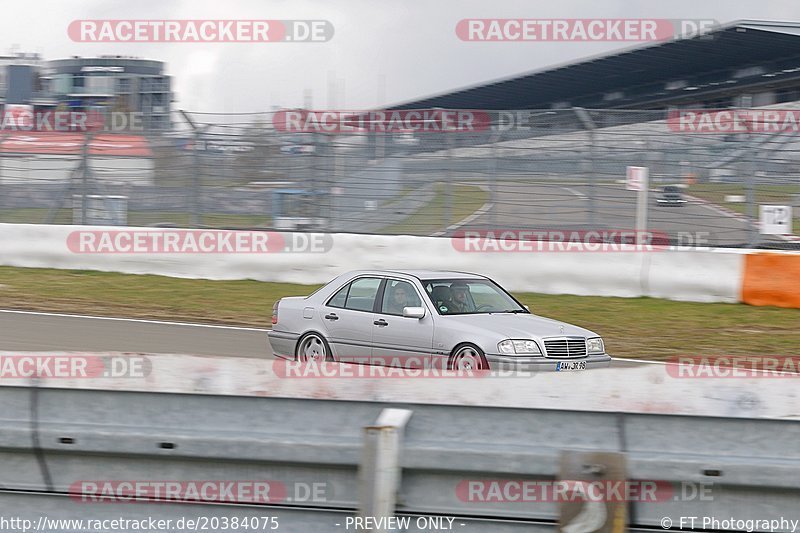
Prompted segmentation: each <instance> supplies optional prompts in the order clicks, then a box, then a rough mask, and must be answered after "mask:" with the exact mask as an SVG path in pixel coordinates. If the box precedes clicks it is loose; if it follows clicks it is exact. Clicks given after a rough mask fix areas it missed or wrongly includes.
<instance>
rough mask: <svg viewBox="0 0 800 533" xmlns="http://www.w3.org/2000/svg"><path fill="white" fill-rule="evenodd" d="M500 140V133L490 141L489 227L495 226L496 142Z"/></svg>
mask: <svg viewBox="0 0 800 533" xmlns="http://www.w3.org/2000/svg"><path fill="white" fill-rule="evenodd" d="M498 142H500V134H498V135H497V137H495V139H494V142H493V143H492V165H491V170H490V171H489V205H491V207H490V208H489V229H491V230H493V229H494V228H495V227H497V215H496V213H495V204H497V143H498Z"/></svg>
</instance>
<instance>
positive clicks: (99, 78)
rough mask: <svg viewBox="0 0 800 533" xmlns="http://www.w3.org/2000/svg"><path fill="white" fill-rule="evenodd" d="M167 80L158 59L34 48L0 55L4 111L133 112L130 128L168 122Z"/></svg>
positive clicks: (0, 95)
mask: <svg viewBox="0 0 800 533" xmlns="http://www.w3.org/2000/svg"><path fill="white" fill-rule="evenodd" d="M173 99H174V96H173V93H172V83H171V78H170V76H168V75H166V74H165V73H164V62H163V61H153V60H149V59H139V58H134V57H125V56H100V57H73V58H70V59H56V60H52V61H47V60H44V59H42V57H41V56H40V55H39V54H36V53H21V52H18V53H13V54H8V55H5V56H0V104H1V105H2V111H3V112H4V113H5V114H11V115H14V114H21V113H23V112H34V113H39V112H45V111H82V112H99V113H103V114H106V115H107V114H109V113H111V112H119V113H125V114H130V113H135V114H136V115H137V117H141V124H138V123H137V124H136V125H135V126H136V129H144V130H149V131H152V130H156V131H165V130H169V129H170V128H171V126H172V124H171V121H170V112H171V111H172V101H173Z"/></svg>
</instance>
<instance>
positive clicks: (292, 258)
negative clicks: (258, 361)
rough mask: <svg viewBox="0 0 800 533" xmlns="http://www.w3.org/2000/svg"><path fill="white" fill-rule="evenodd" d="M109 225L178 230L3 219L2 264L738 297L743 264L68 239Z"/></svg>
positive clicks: (693, 257) (342, 244) (416, 248)
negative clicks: (87, 246)
mask: <svg viewBox="0 0 800 533" xmlns="http://www.w3.org/2000/svg"><path fill="white" fill-rule="evenodd" d="M104 229H107V230H109V231H120V230H131V231H176V230H171V229H169V230H168V229H165V230H162V229H156V228H119V227H115V228H111V227H109V228H101V227H98V226H92V227H80V226H57V225H53V226H47V225H28V224H0V265H5V266H19V267H42V268H64V269H85V270H100V271H108V272H123V273H130V274H158V275H163V276H172V277H180V278H204V279H218V280H223V279H228V280H230V279H254V280H260V281H276V282H290V283H306V284H314V283H324V282H327V281H329V280H330V279H332V278H333V277H335V276H337V275H339V274H341V273H343V272H346V271H349V270H362V269H398V268H416V269H436V270H439V269H441V270H461V271H469V272H477V273H481V274H484V275H487V276H489V277H491V278H493V279H495V280H496V281H498V282H499V283H501V284H502V285H504V286H505V287H507V288H508V289H510V290H514V291H527V292H540V293H545V294H576V295H584V296H591V295H593V296H621V297H637V296H652V297H657V298H668V299H672V300H686V301H696V302H737V301H739V299H740V287H741V283H742V273H743V264H744V253H743V252H741V251H732V250H717V249H711V250H655V251H647V252H644V251H631V252H463V251H460V250H459V249H457V248H460V246H459V247H457V246H455V245H454V244H453V242H452V241H451V239H449V238H444V237H414V236H387V235H353V234H334V235H330V236H325V237H324V239H326V240H327V241H328V242H330V243H331V246H330V249H329V250H327V251H325V252H322V253H320V252H316V253H310V252H280V253H264V254H253V253H241V254H236V253H215V254H204V253H183V254H174V253H173V254H145V253H138V254H134V253H110V254H96V253H95V254H85V253H75V252H73V251H71V250H70V248H69V247H68V245H67V238H68V236H69V235H70V234H72V233H73V232H75V231H80V230H91V231H98V230H104ZM283 235H284V238H285V239H286V240H287V242H289V241H290V240H291V239H292V235H291V234H283ZM318 238H319V239H322V238H323V237H322V236H318Z"/></svg>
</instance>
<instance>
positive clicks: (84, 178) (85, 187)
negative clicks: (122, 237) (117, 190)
mask: <svg viewBox="0 0 800 533" xmlns="http://www.w3.org/2000/svg"><path fill="white" fill-rule="evenodd" d="M91 144H92V132H87V133H86V142H84V143H83V149H82V151H81V159H82V160H83V173H82V174H81V225H82V226H85V225H86V211H87V209H88V208H89V199H88V198H87V196H88V192H89V177H90V176H89V173H90V172H91V167H90V166H89V145H91Z"/></svg>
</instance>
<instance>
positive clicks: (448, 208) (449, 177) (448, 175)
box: [442, 135, 453, 235]
mask: <svg viewBox="0 0 800 533" xmlns="http://www.w3.org/2000/svg"><path fill="white" fill-rule="evenodd" d="M452 143H453V137H452V136H450V135H448V136H447V149H446V150H445V154H446V156H445V157H446V158H447V160H446V167H447V168H446V171H445V183H444V191H443V193H442V195H443V200H442V201H443V203H444V206H443V209H442V216H443V219H444V220H442V229H443V231H444V234H445V235H447V227H448V226H450V221H452V220H453V205H452V204H453V196H452V191H451V188H452V187H453V169H452V157H453V152H452V146H453V144H452Z"/></svg>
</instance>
